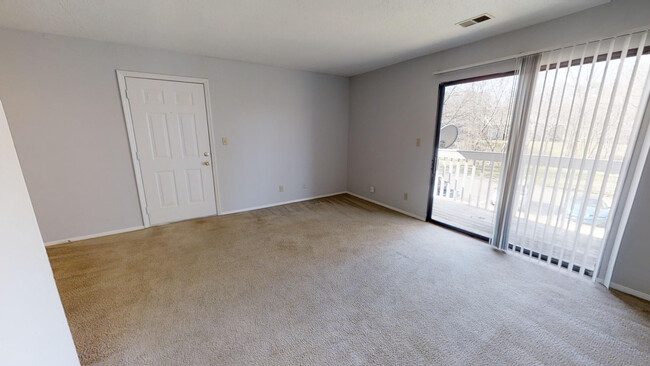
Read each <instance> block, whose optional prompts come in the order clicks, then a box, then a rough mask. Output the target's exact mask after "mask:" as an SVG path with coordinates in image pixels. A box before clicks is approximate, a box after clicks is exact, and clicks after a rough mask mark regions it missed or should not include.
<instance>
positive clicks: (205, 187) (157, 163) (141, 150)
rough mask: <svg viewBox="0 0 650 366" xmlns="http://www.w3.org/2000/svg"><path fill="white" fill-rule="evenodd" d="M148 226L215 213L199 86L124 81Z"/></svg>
mask: <svg viewBox="0 0 650 366" xmlns="http://www.w3.org/2000/svg"><path fill="white" fill-rule="evenodd" d="M126 89H127V98H128V101H129V107H130V110H131V119H132V121H133V132H134V135H135V140H136V146H137V153H136V156H137V159H138V160H139V163H140V170H141V172H142V184H143V186H144V195H145V199H146V206H147V207H146V212H147V213H148V215H149V220H150V222H151V224H152V225H158V224H163V223H167V222H173V221H180V220H187V219H191V218H196V217H203V216H210V215H215V214H216V213H217V209H216V201H215V193H214V176H213V173H212V172H213V170H212V167H211V166H210V164H211V158H210V137H209V133H208V120H207V113H206V104H205V93H204V90H203V85H202V84H197V83H189V82H178V81H163V80H153V79H144V78H135V77H126Z"/></svg>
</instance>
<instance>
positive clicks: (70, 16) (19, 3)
mask: <svg viewBox="0 0 650 366" xmlns="http://www.w3.org/2000/svg"><path fill="white" fill-rule="evenodd" d="M607 2H609V0H109V1H106V0H56V1H54V0H50V1H47V0H41V1H39V0H0V27H3V28H13V29H22V30H30V31H36V32H43V33H52V34H59V35H66V36H71V37H79V38H87V39H93V40H100V41H109V42H116V43H123V44H129V45H136V46H145V47H154V48H160V49H168V50H173V51H179V52H184V53H190V54H196V55H204V56H214V57H220V58H225V59H232V60H241V61H250V62H256V63H261V64H267V65H274V66H281V67H287V68H292V69H300V70H308V71H317V72H324V73H330V74H337V75H355V74H359V73H362V72H366V71H370V70H373V69H377V68H380V67H382V66H386V65H390V64H393V63H396V62H399V61H403V60H407V59H410V58H413V57H417V56H421V55H425V54H428V53H432V52H435V51H439V50H442V49H446V48H450V47H455V46H459V45H461V44H465V43H469V42H472V41H476V40H479V39H482V38H486V37H489V36H492V35H496V34H499V33H504V32H507V31H511V30H514V29H518V28H522V27H525V26H529V25H532V24H536V23H540V22H543V21H546V20H550V19H554V18H557V17H560V16H563V15H567V14H570V13H573V12H577V11H580V10H584V9H587V8H590V7H592V6H596V5H600V4H603V3H607ZM482 13H489V14H491V15H493V16H494V17H495V19H493V20H490V21H488V22H485V23H481V24H477V25H474V26H472V27H470V28H461V27H459V26H457V25H455V23H457V22H459V21H461V20H465V19H467V18H470V17H473V16H476V15H479V14H482Z"/></svg>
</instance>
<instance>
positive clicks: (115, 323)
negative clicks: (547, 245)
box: [48, 195, 650, 365]
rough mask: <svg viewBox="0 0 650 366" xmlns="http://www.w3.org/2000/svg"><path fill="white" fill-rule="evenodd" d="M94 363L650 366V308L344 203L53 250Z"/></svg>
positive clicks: (318, 203)
mask: <svg viewBox="0 0 650 366" xmlns="http://www.w3.org/2000/svg"><path fill="white" fill-rule="evenodd" d="M48 253H49V256H50V260H51V262H52V266H53V268H54V273H55V277H56V281H57V284H58V287H59V291H60V293H61V297H62V299H63V304H64V306H65V310H66V313H67V316H68V320H69V322H70V326H71V329H72V335H73V336H74V340H75V343H76V345H77V350H78V352H79V356H80V358H81V361H82V363H83V364H84V365H469V364H477V365H478V364H493V365H494V364H501V365H502V364H524V365H535V364H552V365H557V364H584V365H593V364H607V365H614V364H621V365H648V364H650V304H649V303H647V302H645V301H642V300H639V299H636V298H633V297H630V296H627V295H624V294H620V293H615V292H614V293H612V292H608V291H607V290H606V289H605V288H604V287H602V286H600V285H596V284H593V283H591V282H589V281H587V280H581V279H576V278H573V277H570V276H567V275H564V274H562V273H559V272H557V270H552V269H550V268H549V267H545V266H542V265H537V264H533V263H529V262H527V261H526V260H523V259H520V258H516V257H515V255H512V254H507V255H506V254H501V253H499V252H497V251H494V250H492V249H491V248H490V247H489V246H488V245H485V244H484V243H482V242H479V241H476V240H474V239H471V238H468V237H466V236H463V235H459V234H456V233H454V232H451V231H448V230H445V229H442V228H440V227H437V226H434V225H432V224H428V223H424V222H420V221H417V220H414V219H412V218H408V217H406V216H402V215H400V214H397V213H393V212H391V211H388V210H385V209H383V208H380V207H378V206H375V205H372V204H369V203H366V202H365V201H361V200H359V199H356V198H354V197H351V196H349V195H343V196H337V197H332V198H326V199H319V200H315V201H309V202H303V203H296V204H291V205H286V206H280V207H275V208H269V209H264V210H258V211H253V212H248V213H241V214H234V215H227V216H222V217H213V218H208V219H199V220H193V221H187V222H182V223H176V224H171V225H167V226H163V227H156V228H151V229H147V230H142V231H137V232H132V233H128V234H121V235H115V236H111V237H105V238H99V239H94V240H87V241H83V242H77V243H72V244H65V245H59V246H55V247H50V248H48Z"/></svg>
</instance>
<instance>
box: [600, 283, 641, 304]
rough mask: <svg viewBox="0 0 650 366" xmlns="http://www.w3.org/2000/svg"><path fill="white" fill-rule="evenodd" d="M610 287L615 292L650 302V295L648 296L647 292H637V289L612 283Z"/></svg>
mask: <svg viewBox="0 0 650 366" xmlns="http://www.w3.org/2000/svg"><path fill="white" fill-rule="evenodd" d="M609 287H610V288H613V289H614V290H618V291H621V292H625V293H626V294H628V295H632V296H636V297H638V298H640V299H643V300H647V301H650V294H646V293H645V292H641V291H637V290H635V289H631V288H629V287H626V286H623V285H619V284H618V283H614V282H610V284H609Z"/></svg>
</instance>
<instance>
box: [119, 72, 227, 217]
mask: <svg viewBox="0 0 650 366" xmlns="http://www.w3.org/2000/svg"><path fill="white" fill-rule="evenodd" d="M115 72H116V73H117V84H118V85H119V89H120V98H121V99H122V110H123V111H124V121H125V123H126V132H127V135H128V137H129V147H130V149H131V159H132V161H133V171H134V173H135V182H136V185H137V187H138V196H139V198H140V211H141V213H142V222H143V223H144V227H150V226H151V221H150V220H149V214H148V213H147V211H146V209H145V207H147V200H146V198H145V195H144V185H143V183H142V170H141V169H140V161H139V160H138V157H137V156H136V152H137V150H138V149H137V146H136V144H135V132H134V128H133V118H132V117H131V106H130V105H129V99H128V98H127V96H126V78H127V77H133V78H140V79H152V80H163V81H179V82H184V83H195V84H202V85H203V94H204V96H205V110H206V114H207V116H206V118H207V121H208V135H209V136H208V139H209V140H210V161H211V164H212V176H213V179H212V180H213V182H214V198H215V204H216V206H217V215H221V204H220V200H219V181H218V179H217V177H218V175H217V159H216V154H215V153H214V152H215V150H216V149H215V143H214V141H215V139H214V131H213V128H212V108H211V107H210V87H209V85H208V79H203V78H194V77H185V76H173V75H161V74H151V73H145V72H137V71H123V70H115Z"/></svg>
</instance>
